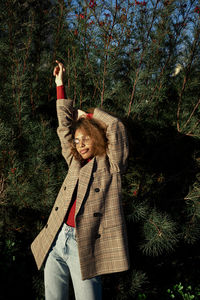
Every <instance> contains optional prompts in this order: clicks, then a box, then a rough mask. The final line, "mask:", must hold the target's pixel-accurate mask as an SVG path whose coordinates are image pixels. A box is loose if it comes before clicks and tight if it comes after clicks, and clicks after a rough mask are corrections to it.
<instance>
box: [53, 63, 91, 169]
mask: <svg viewBox="0 0 200 300" xmlns="http://www.w3.org/2000/svg"><path fill="white" fill-rule="evenodd" d="M56 63H57V66H56V67H55V68H54V70H53V75H54V76H55V82H56V86H57V104H56V108H57V116H58V129H57V133H58V136H59V139H60V142H61V147H62V155H63V156H64V158H65V160H66V162H67V164H68V166H69V165H70V163H71V160H72V154H71V140H72V134H71V125H72V121H73V119H74V118H75V119H78V118H80V117H82V116H84V115H85V112H84V111H82V110H79V109H78V110H76V109H74V108H73V100H71V99H65V98H66V97H65V92H64V86H63V73H64V72H65V68H64V66H63V64H62V63H60V62H59V61H57V60H56Z"/></svg>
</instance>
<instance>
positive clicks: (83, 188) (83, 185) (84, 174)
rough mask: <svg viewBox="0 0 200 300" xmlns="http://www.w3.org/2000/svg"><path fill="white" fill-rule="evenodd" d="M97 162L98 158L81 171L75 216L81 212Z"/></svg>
mask: <svg viewBox="0 0 200 300" xmlns="http://www.w3.org/2000/svg"><path fill="white" fill-rule="evenodd" d="M95 160H96V158H95V157H94V158H93V159H92V160H91V161H90V162H88V163H87V164H86V165H85V166H84V167H82V168H81V170H80V173H79V182H78V191H77V199H76V213H75V215H77V213H78V212H79V210H80V207H81V204H82V202H83V199H84V197H85V194H86V192H87V189H88V186H89V181H90V178H91V174H92V170H93V166H94V162H95Z"/></svg>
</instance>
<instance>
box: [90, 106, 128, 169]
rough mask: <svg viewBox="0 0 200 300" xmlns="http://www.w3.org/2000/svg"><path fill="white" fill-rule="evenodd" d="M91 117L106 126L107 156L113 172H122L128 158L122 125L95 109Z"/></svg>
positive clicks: (126, 138) (117, 120) (125, 135)
mask: <svg viewBox="0 0 200 300" xmlns="http://www.w3.org/2000/svg"><path fill="white" fill-rule="evenodd" d="M93 117H94V118H96V119H98V120H100V121H102V122H104V123H105V124H106V126H107V130H106V136H107V139H108V149H107V155H108V158H109V161H110V165H111V168H112V169H113V170H114V171H119V172H122V173H123V172H124V171H125V169H126V166H127V158H128V137H127V134H126V129H125V127H124V125H123V123H122V122H121V121H120V120H119V119H117V118H116V117H113V116H111V115H110V114H108V113H106V112H104V111H103V110H101V109H99V108H96V109H95V110H94V114H93Z"/></svg>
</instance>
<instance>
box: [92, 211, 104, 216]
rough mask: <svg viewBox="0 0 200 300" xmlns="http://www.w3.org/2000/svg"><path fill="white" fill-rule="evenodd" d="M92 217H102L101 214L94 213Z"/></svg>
mask: <svg viewBox="0 0 200 300" xmlns="http://www.w3.org/2000/svg"><path fill="white" fill-rule="evenodd" d="M93 216H94V217H102V214H101V213H100V212H95V213H94V215H93Z"/></svg>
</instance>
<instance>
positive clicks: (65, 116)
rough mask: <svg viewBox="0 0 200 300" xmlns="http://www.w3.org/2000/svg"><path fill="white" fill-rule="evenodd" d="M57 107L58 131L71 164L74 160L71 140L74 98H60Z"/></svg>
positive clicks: (66, 156)
mask: <svg viewBox="0 0 200 300" xmlns="http://www.w3.org/2000/svg"><path fill="white" fill-rule="evenodd" d="M56 108H57V116H58V128H57V133H58V136H59V139H60V142H61V147H62V155H63V156H64V158H65V160H66V162H67V164H68V166H69V165H70V163H71V161H72V154H71V145H70V140H71V138H72V134H71V124H72V121H73V111H74V110H73V100H70V99H59V100H57V102H56Z"/></svg>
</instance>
